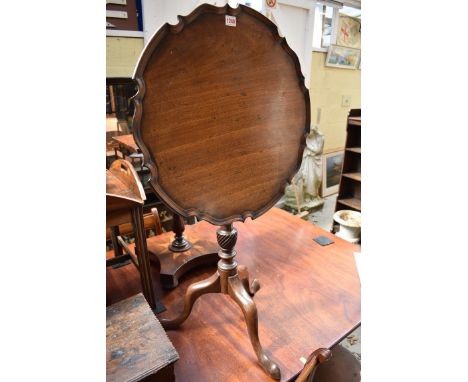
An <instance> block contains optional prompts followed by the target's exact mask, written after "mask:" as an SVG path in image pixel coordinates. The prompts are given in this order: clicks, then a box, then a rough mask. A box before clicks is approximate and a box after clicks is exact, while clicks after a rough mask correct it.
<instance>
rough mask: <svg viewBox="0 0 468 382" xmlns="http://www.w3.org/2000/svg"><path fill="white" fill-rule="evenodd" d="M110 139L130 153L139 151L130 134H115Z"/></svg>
mask: <svg viewBox="0 0 468 382" xmlns="http://www.w3.org/2000/svg"><path fill="white" fill-rule="evenodd" d="M112 139H113V140H114V141H115V142H117V143H118V145H119V146H120V147H121V148H123V149H124V151H125V150H127V151H128V152H130V153H139V152H140V149H139V148H138V146H137V144H136V143H135V140H134V139H133V135H132V134H125V135H117V136H115V137H112Z"/></svg>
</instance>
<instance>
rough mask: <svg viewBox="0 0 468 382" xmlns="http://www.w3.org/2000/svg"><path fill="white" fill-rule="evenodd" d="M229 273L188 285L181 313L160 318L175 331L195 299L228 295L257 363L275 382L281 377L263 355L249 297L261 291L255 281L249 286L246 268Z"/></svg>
mask: <svg viewBox="0 0 468 382" xmlns="http://www.w3.org/2000/svg"><path fill="white" fill-rule="evenodd" d="M234 264H235V267H234V268H233V269H232V270H224V269H220V264H218V270H217V271H216V273H214V274H213V275H212V276H211V277H209V278H207V279H205V280H202V281H199V282H197V283H194V284H192V285H190V287H189V288H188V289H187V292H186V294H185V297H184V310H183V312H182V313H181V314H180V315H179V316H178V317H176V318H174V319H172V320H168V319H160V322H161V324H162V326H163V327H164V328H165V329H175V328H177V327H178V326H179V325H181V324H182V323H183V322H184V321H185V320H186V319H187V318H188V316H189V315H190V312H191V311H192V307H193V304H194V303H195V301H196V299H197V298H198V297H200V296H202V295H204V294H207V293H224V294H227V295H229V296H230V297H231V298H232V299H233V300H234V301H235V302H236V303H237V305H239V307H240V308H241V310H242V312H243V313H244V318H245V321H246V324H247V329H248V332H249V337H250V342H251V343H252V347H253V349H254V351H255V354H256V355H257V359H258V362H259V363H260V365H261V366H262V368H263V369H264V370H265V371H266V372H267V373H268V374H269V375H270V377H272V378H274V379H280V378H281V372H280V369H279V367H278V365H276V363H274V362H273V361H272V360H271V359H270V358H269V357H268V356H267V355H266V354H265V352H264V350H263V348H262V345H261V344H260V340H259V338H258V315H257V307H256V305H255V302H254V301H253V300H252V296H253V295H254V294H255V293H256V292H257V291H258V290H259V289H260V284H259V282H258V280H253V282H252V284H250V283H249V274H248V271H247V268H245V267H243V266H240V267H239V269H238V268H237V264H236V263H234Z"/></svg>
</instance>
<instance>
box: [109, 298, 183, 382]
mask: <svg viewBox="0 0 468 382" xmlns="http://www.w3.org/2000/svg"><path fill="white" fill-rule="evenodd" d="M106 348H107V352H106V353H107V355H106V359H107V365H106V374H107V378H106V380H107V381H108V382H110V381H112V382H124V381H125V382H129V381H132V382H136V381H146V382H149V381H160V382H169V381H174V380H175V377H174V363H175V362H176V361H177V360H178V359H179V355H178V354H177V351H176V350H175V348H174V346H173V345H172V343H171V341H170V340H169V339H168V338H167V335H166V333H165V332H164V329H163V328H162V326H161V324H160V323H159V321H158V320H157V319H156V317H155V316H154V314H153V312H152V311H151V309H150V307H149V306H148V304H147V303H146V301H145V298H144V297H143V295H142V294H141V293H139V294H137V295H136V296H133V297H130V298H127V299H126V300H123V301H120V302H118V303H117V304H114V305H111V306H109V307H108V308H107V309H106Z"/></svg>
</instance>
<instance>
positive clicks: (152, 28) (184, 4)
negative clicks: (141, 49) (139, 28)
mask: <svg viewBox="0 0 468 382" xmlns="http://www.w3.org/2000/svg"><path fill="white" fill-rule="evenodd" d="M199 3H201V2H200V1H199V0H182V1H181V0H143V1H142V8H143V33H144V41H145V45H146V44H147V43H148V41H149V39H150V38H151V36H153V34H154V33H155V32H156V31H157V30H158V29H159V28H161V27H162V26H163V24H164V23H166V22H168V23H170V24H177V16H178V15H182V16H185V15H188V14H189V13H190V12H192V11H193V10H194V9H195V8H196V7H197V6H198V5H199Z"/></svg>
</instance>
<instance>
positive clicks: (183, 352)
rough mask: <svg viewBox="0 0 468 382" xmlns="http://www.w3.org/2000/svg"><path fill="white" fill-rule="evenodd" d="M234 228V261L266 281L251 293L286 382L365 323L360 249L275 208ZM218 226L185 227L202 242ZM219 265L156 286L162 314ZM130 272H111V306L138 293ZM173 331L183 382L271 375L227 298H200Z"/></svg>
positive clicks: (265, 338)
mask: <svg viewBox="0 0 468 382" xmlns="http://www.w3.org/2000/svg"><path fill="white" fill-rule="evenodd" d="M235 227H236V228H237V229H238V231H239V236H238V242H237V246H236V250H237V260H238V261H239V264H242V265H246V266H247V267H248V269H249V271H250V275H251V277H253V278H258V279H259V281H260V284H261V289H260V290H259V291H258V292H257V293H256V295H255V297H254V300H255V302H256V304H257V308H258V317H259V335H260V340H261V341H262V343H263V344H264V347H265V349H266V350H267V353H268V354H270V355H271V356H272V358H273V359H274V360H275V361H276V362H277V363H278V365H279V367H280V369H281V375H282V377H281V380H282V381H288V380H290V379H291V378H292V377H294V376H295V375H296V374H298V373H299V372H300V371H301V369H302V367H303V364H302V363H301V361H300V358H301V357H304V358H307V356H308V355H309V354H310V353H311V352H312V351H314V350H315V349H317V348H320V347H325V348H330V347H332V346H333V345H335V344H336V343H338V342H339V341H340V340H341V339H342V338H343V337H345V336H346V335H347V334H348V333H349V332H351V331H352V330H353V329H354V328H356V327H357V326H358V325H359V324H360V319H361V311H360V303H361V300H360V281H359V276H358V273H357V270H356V264H355V260H354V256H353V252H358V251H360V248H359V247H358V246H355V245H353V244H350V243H348V242H346V241H344V240H342V239H340V238H338V237H336V236H335V235H333V234H331V233H329V232H326V231H324V230H322V229H321V228H319V227H316V226H314V225H313V224H311V223H308V222H305V221H303V220H301V219H299V218H297V217H295V216H293V215H291V214H289V213H287V212H285V211H283V210H280V209H277V208H273V209H272V210H270V211H269V212H267V213H266V214H264V215H263V216H261V217H259V218H258V219H256V220H253V221H252V220H248V221H246V222H245V223H236V224H235ZM216 229H217V227H215V226H212V225H210V224H208V223H206V222H200V223H197V224H195V225H193V226H187V227H186V234H187V236H188V237H189V238H196V240H204V239H208V238H211V237H212V236H213V235H215V234H216ZM170 235H172V233H167V234H163V235H161V236H156V237H152V238H150V239H148V242H149V243H148V244H149V245H151V243H152V242H153V241H159V240H166V241H167V240H168V239H167V237H166V236H170ZM319 235H324V236H327V237H330V238H332V239H333V240H334V241H335V243H334V244H331V245H328V246H325V247H322V246H320V245H319V244H317V243H316V242H314V241H313V238H314V237H316V236H319ZM125 268H127V269H125ZM215 269H216V268H215V267H213V266H212V267H205V268H203V269H197V270H194V271H192V272H190V273H189V274H187V275H186V276H184V277H183V278H182V279H181V282H180V285H179V287H177V288H176V289H174V290H171V291H163V292H161V291H157V292H156V293H158V295H159V296H162V297H163V302H164V304H165V305H166V307H167V308H168V311H167V312H164V313H163V314H161V315H160V316H161V317H169V316H171V315H173V314H174V313H175V312H178V311H180V310H181V308H182V301H181V298H182V296H183V294H184V292H185V290H186V288H187V287H188V285H190V284H191V283H192V282H194V281H196V280H200V279H203V278H206V277H207V276H209V275H211V274H212V273H213V272H214V271H215ZM131 271H132V269H131V268H130V267H124V268H120V269H115V270H108V277H107V283H108V290H107V300H108V304H109V303H114V302H115V301H116V300H118V299H122V298H125V297H128V295H131V294H135V293H138V287H139V285H138V282H135V280H134V275H133V274H130V273H129V272H131ZM118 272H120V274H118ZM122 278H124V279H125V280H122ZM114 280H115V283H114ZM119 280H120V282H119ZM123 285H125V286H126V287H125V290H124V289H122V286H123ZM168 336H169V338H170V339H171V341H172V343H173V344H174V346H175V348H176V349H177V351H178V352H179V355H180V359H179V361H178V362H177V363H176V366H175V373H176V377H177V379H178V380H180V381H270V380H271V379H270V378H269V377H268V376H267V375H266V374H265V372H264V371H263V370H262V369H261V367H260V366H258V364H257V362H256V357H255V354H254V352H253V350H252V347H251V345H250V343H249V337H248V335H247V329H246V326H245V322H244V320H243V316H242V312H241V311H240V309H239V308H238V306H237V305H236V304H235V303H234V302H233V301H232V300H231V299H229V298H228V297H226V296H224V295H221V294H209V295H205V296H202V297H200V298H199V299H198V300H197V302H196V303H195V305H194V308H193V311H192V313H191V315H190V317H189V318H188V319H187V321H186V322H185V323H184V324H183V325H182V326H181V327H180V328H179V329H178V330H172V331H168ZM208 339H209V341H208Z"/></svg>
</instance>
